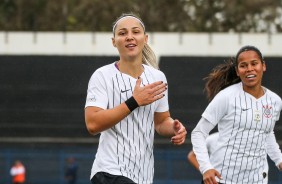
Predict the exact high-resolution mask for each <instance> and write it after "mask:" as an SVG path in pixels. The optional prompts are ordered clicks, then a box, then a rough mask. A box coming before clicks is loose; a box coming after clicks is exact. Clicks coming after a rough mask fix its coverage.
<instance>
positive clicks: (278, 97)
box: [263, 87, 281, 102]
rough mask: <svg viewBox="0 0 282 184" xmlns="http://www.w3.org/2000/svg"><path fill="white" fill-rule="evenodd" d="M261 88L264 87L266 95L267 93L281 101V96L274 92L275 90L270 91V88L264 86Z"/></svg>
mask: <svg viewBox="0 0 282 184" xmlns="http://www.w3.org/2000/svg"><path fill="white" fill-rule="evenodd" d="M263 88H264V89H265V91H266V94H267V95H269V96H270V97H271V98H274V99H275V100H277V101H280V102H281V97H280V96H279V95H278V94H276V93H275V92H273V91H271V90H270V89H268V88H266V87H263Z"/></svg>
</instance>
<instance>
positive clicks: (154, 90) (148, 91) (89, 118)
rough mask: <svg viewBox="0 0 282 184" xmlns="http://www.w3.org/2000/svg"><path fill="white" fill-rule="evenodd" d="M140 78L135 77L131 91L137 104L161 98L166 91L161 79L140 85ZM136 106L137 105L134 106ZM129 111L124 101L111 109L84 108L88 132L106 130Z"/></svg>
mask: <svg viewBox="0 0 282 184" xmlns="http://www.w3.org/2000/svg"><path fill="white" fill-rule="evenodd" d="M140 84H141V78H139V79H137V81H136V86H135V88H134V91H133V98H134V99H135V101H136V102H137V104H138V106H144V105H148V104H151V103H152V102H154V101H156V100H159V99H161V98H162V97H163V96H164V95H163V93H164V91H166V84H165V83H163V82H162V81H158V82H154V83H152V84H149V85H146V86H144V87H141V86H140ZM136 107H137V106H136ZM130 113H131V111H130V109H129V107H128V106H127V105H126V103H125V102H123V103H121V104H120V105H118V106H116V107H114V108H112V109H102V108H99V107H95V106H88V107H86V108H85V122H86V127H87V130H88V131H89V133H90V134H93V135H96V134H98V133H100V132H102V131H104V130H107V129H109V128H111V127H113V126H114V125H116V124H117V123H118V122H120V121H121V120H122V119H124V118H125V117H126V116H128V115H129V114H130Z"/></svg>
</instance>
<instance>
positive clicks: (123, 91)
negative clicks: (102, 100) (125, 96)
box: [120, 89, 130, 93]
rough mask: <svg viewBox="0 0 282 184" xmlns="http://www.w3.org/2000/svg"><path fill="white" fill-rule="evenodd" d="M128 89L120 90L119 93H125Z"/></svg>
mask: <svg viewBox="0 0 282 184" xmlns="http://www.w3.org/2000/svg"><path fill="white" fill-rule="evenodd" d="M129 90H130V89H125V90H120V92H122V93H125V92H127V91H129Z"/></svg>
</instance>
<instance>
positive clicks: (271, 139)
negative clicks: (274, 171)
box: [266, 131, 282, 170]
mask: <svg viewBox="0 0 282 184" xmlns="http://www.w3.org/2000/svg"><path fill="white" fill-rule="evenodd" d="M266 153H267V154H268V156H269V158H270V159H271V160H272V161H273V162H274V163H275V165H276V166H277V167H278V169H279V170H282V153H281V150H280V148H279V145H278V143H277V141H276V138H275V135H274V132H273V131H272V132H271V133H270V134H269V136H268V137H267V138H266Z"/></svg>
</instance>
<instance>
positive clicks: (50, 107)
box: [0, 0, 282, 184]
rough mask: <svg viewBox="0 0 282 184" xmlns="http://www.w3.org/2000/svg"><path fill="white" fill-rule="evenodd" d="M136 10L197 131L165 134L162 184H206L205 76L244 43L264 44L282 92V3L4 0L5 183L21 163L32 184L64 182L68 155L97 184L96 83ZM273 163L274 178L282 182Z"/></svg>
mask: <svg viewBox="0 0 282 184" xmlns="http://www.w3.org/2000/svg"><path fill="white" fill-rule="evenodd" d="M127 12H134V13H137V14H139V15H140V17H141V18H142V19H143V21H144V23H145V25H146V30H147V32H148V34H149V45H150V46H151V47H152V48H153V49H154V50H155V52H156V55H157V57H158V61H159V66H160V69H161V70H162V71H163V72H164V73H165V74H166V76H167V79H168V86H169V91H168V92H169V103H170V111H171V115H172V117H174V118H177V119H179V120H180V121H182V122H183V123H184V124H185V126H186V128H187V130H188V135H187V140H186V143H185V144H184V145H182V146H180V147H176V146H173V145H171V144H170V140H169V138H164V137H160V136H158V135H156V138H155V152H154V154H155V179H154V183H155V184H184V183H189V184H193V183H200V180H201V175H200V173H199V172H198V171H196V170H195V169H194V168H193V167H192V166H191V165H190V164H189V163H188V162H187V158H186V157H187V153H188V152H189V151H190V150H191V149H192V147H191V141H190V138H191V137H190V133H191V130H192V129H193V128H194V127H195V125H196V124H197V122H198V120H199V119H200V117H201V113H202V112H203V111H204V109H205V107H206V105H207V104H208V101H207V99H206V97H205V94H204V93H203V89H204V80H203V78H204V77H206V76H207V74H208V73H209V72H210V71H211V70H212V68H213V67H214V66H216V65H217V64H219V63H222V62H224V61H225V60H226V59H228V58H229V57H232V56H234V55H235V54H236V52H237V50H238V49H239V48H240V47H241V46H244V45H254V46H256V47H258V48H259V49H260V50H261V52H262V53H263V55H264V57H265V60H266V64H267V71H266V73H265V75H264V79H263V85H264V86H265V87H267V88H269V89H271V90H272V91H274V92H276V93H277V94H278V95H279V96H282V85H281V84H282V76H281V68H282V45H281V43H282V0H244V1H243V0H237V1H225V0H107V1H102V0H1V1H0V184H8V183H11V176H10V168H11V166H12V164H13V163H14V161H15V160H21V161H22V162H23V164H24V165H25V167H26V171H27V177H26V178H27V182H26V183H27V184H65V183H66V180H65V177H64V174H65V171H66V167H67V165H68V162H67V161H68V159H69V158H75V161H76V163H77V165H78V172H77V179H78V180H77V184H87V183H90V182H89V177H90V169H91V166H92V162H93V159H94V157H95V153H96V150H97V146H98V140H99V136H91V135H89V134H88V132H87V130H86V127H85V122H84V104H85V98H86V90H87V85H88V81H89V78H90V76H91V75H92V73H93V72H94V71H95V70H96V69H97V68H98V67H100V66H102V65H105V64H108V63H112V62H114V61H116V60H117V59H118V53H117V51H116V49H115V48H114V47H113V46H112V43H111V37H112V24H113V22H114V21H115V19H116V18H117V17H119V16H120V15H121V13H127ZM281 123H282V122H281V120H280V121H279V122H278V123H277V125H276V127H275V134H276V138H277V141H278V143H279V145H280V146H281V145H282V125H281ZM269 165H270V172H269V183H270V184H278V183H282V174H281V172H279V171H278V169H277V168H276V167H275V165H274V164H273V162H272V161H269Z"/></svg>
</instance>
